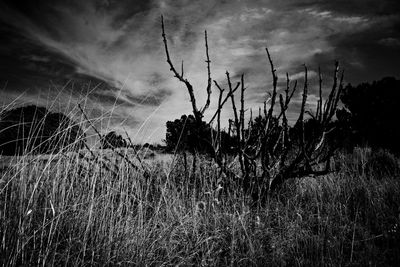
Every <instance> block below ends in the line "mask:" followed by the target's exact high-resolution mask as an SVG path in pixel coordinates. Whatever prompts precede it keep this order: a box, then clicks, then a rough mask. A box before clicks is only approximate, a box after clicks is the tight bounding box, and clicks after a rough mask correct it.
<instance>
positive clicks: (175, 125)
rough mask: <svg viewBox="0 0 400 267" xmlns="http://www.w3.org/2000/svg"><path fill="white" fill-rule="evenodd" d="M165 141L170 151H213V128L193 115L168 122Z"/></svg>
mask: <svg viewBox="0 0 400 267" xmlns="http://www.w3.org/2000/svg"><path fill="white" fill-rule="evenodd" d="M165 143H166V146H167V150H169V151H175V149H176V150H177V151H190V152H194V151H196V152H200V153H203V152H211V150H212V146H211V144H212V140H211V128H210V126H209V125H207V124H206V123H205V122H203V121H201V122H200V123H199V122H198V121H196V119H195V117H194V116H193V115H189V116H186V115H182V116H181V118H180V119H176V120H175V121H168V122H167V134H166V139H165Z"/></svg>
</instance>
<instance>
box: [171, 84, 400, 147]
mask: <svg viewBox="0 0 400 267" xmlns="http://www.w3.org/2000/svg"><path fill="white" fill-rule="evenodd" d="M340 99H341V101H342V103H343V107H342V108H340V109H338V110H337V112H336V117H337V120H334V121H332V122H331V126H332V131H331V132H330V133H329V135H328V136H327V138H328V139H329V144H330V145H332V146H336V147H342V148H345V149H348V150H351V149H353V148H354V147H355V146H369V147H372V148H384V149H388V150H391V151H392V152H394V153H399V152H400V127H399V126H398V125H397V124H398V123H399V121H400V119H399V117H398V116H399V115H398V114H399V113H398V112H397V108H398V101H399V99H400V80H397V79H395V78H393V77H387V78H383V79H381V80H379V81H374V82H372V83H362V84H359V85H357V86H353V85H351V84H348V85H347V86H346V87H345V88H344V90H343V91H342V94H341V98H340ZM264 119H265V118H264V117H263V116H257V117H256V118H254V119H253V122H252V125H249V127H248V128H247V129H246V131H250V132H251V134H250V138H249V140H248V142H249V143H252V142H254V143H256V142H257V137H258V135H259V133H260V131H261V130H262V129H261V127H262V125H264V124H263V120H264ZM276 120H277V118H275V119H274V120H273V122H272V123H277V121H276ZM166 127H167V132H166V139H165V140H164V142H165V144H166V147H167V149H168V150H169V151H175V150H178V151H182V150H186V151H190V152H192V151H197V152H199V153H212V151H213V147H212V142H213V140H212V136H215V135H216V132H215V130H214V129H213V128H212V127H211V126H210V125H208V124H207V123H205V122H202V123H201V124H198V123H196V120H195V117H194V116H193V115H189V116H187V115H182V116H181V118H180V119H176V120H174V121H168V122H167V123H166ZM316 127H318V123H316V122H315V119H314V118H313V117H312V116H311V117H310V118H309V119H307V120H306V122H305V124H304V130H305V136H306V137H307V138H310V139H312V138H313V132H318V131H317V130H318V129H316ZM276 129H277V132H276V134H279V130H280V129H279V127H277V128H276ZM297 131H298V129H297V126H296V125H294V126H292V127H291V130H290V135H291V136H296V134H298V133H297ZM234 132H235V129H234V125H232V129H230V130H229V131H228V130H226V131H222V138H221V139H222V142H221V143H222V150H224V151H225V152H229V151H230V150H232V148H234V147H235V146H237V142H236V139H235V138H234V137H233V136H232V135H234V134H233V133H234ZM231 133H232V134H231ZM246 135H247V133H246ZM272 139H273V138H271V140H272ZM250 147H251V146H250Z"/></svg>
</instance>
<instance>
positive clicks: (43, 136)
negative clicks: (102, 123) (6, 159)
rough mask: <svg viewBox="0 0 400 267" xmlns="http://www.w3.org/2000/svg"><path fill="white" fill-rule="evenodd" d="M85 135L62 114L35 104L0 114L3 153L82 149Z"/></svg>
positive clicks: (0, 148)
mask: <svg viewBox="0 0 400 267" xmlns="http://www.w3.org/2000/svg"><path fill="white" fill-rule="evenodd" d="M84 142H85V134H84V132H83V131H82V129H81V128H80V126H79V125H78V124H77V123H75V122H74V121H73V120H71V119H70V118H69V117H68V116H66V115H64V114H62V113H52V112H50V111H49V110H47V109H46V108H45V107H37V106H35V105H30V106H24V107H19V108H16V109H11V110H6V111H4V112H3V113H2V114H1V115H0V154H2V155H21V154H25V153H53V152H57V151H60V150H61V149H63V148H65V147H69V146H73V147H76V148H82V147H83V146H84Z"/></svg>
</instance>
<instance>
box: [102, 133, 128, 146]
mask: <svg viewBox="0 0 400 267" xmlns="http://www.w3.org/2000/svg"><path fill="white" fill-rule="evenodd" d="M100 143H101V148H102V149H107V148H120V147H126V146H127V142H126V140H125V139H124V138H123V137H122V136H121V135H119V134H117V133H116V132H115V131H112V132H109V133H108V134H106V135H104V136H103V138H102V139H101V140H100Z"/></svg>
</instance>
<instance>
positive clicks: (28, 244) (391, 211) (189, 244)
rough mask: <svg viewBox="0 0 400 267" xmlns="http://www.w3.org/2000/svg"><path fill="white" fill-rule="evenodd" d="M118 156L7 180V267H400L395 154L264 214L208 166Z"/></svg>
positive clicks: (52, 158)
mask: <svg viewBox="0 0 400 267" xmlns="http://www.w3.org/2000/svg"><path fill="white" fill-rule="evenodd" d="M121 153H125V155H126V156H128V157H131V158H132V159H131V160H132V161H135V157H136V155H131V154H129V153H128V151H127V150H121V151H119V154H121ZM119 154H116V153H114V152H113V151H111V152H110V151H103V150H98V151H90V150H88V149H86V150H79V151H76V150H75V149H73V148H72V147H70V148H66V149H65V150H63V151H60V152H58V153H56V154H53V155H49V156H48V157H47V158H46V159H45V160H44V159H43V158H42V157H40V156H33V155H26V156H19V157H16V158H14V160H13V161H12V162H13V163H12V165H10V166H9V167H8V168H6V169H4V170H2V171H1V183H0V207H1V208H0V210H1V215H0V216H1V217H0V219H1V220H0V238H1V245H0V255H2V257H1V259H0V261H1V265H11V266H19V265H117V264H122V265H139V266H145V265H152V266H158V265H203V266H226V265H239V266H249V265H250V266H251V265H253V266H265V265H268V266H271V265H272V266H274V265H279V266H285V265H286V266H322V265H329V266H337V265H395V264H396V263H397V262H398V261H399V260H400V258H399V257H400V256H399V255H400V253H399V252H400V249H399V245H398V244H400V233H399V231H400V229H399V225H400V217H399V216H400V210H399V207H400V195H399V192H400V180H399V179H398V177H396V176H397V173H396V172H385V173H383V172H379V171H377V170H378V169H379V166H381V164H382V163H381V161H382V158H383V160H384V161H385V162H388V166H397V167H396V168H397V169H398V166H399V165H398V161H397V160H396V158H394V157H393V156H391V155H390V154H388V153H387V152H384V155H383V156H382V155H380V154H379V153H378V154H375V152H373V151H369V150H365V149H359V150H356V151H355V152H354V153H353V154H352V155H346V154H338V155H337V157H336V158H335V164H334V165H335V166H336V171H335V172H334V173H331V174H328V175H325V176H321V177H307V178H304V179H298V180H289V181H288V182H287V183H286V184H285V187H284V188H283V189H282V190H281V191H279V192H275V193H273V194H272V195H271V196H270V197H269V198H268V199H267V201H266V203H263V205H259V206H256V207H255V206H254V205H251V201H250V200H249V199H248V197H247V196H246V195H244V194H243V193H242V191H241V190H240V189H239V188H237V187H236V185H235V183H231V184H223V185H222V184H221V183H220V182H221V180H220V177H219V173H220V172H219V170H218V168H217V166H216V165H215V164H214V163H213V162H212V161H211V160H210V159H208V158H206V157H202V156H198V159H197V162H198V164H197V165H196V166H197V168H196V169H195V170H193V169H191V168H190V166H192V165H191V159H190V158H189V159H188V164H187V167H186V168H185V166H184V164H183V161H182V160H181V159H180V157H179V155H176V156H175V158H173V159H172V160H171V162H169V163H168V164H163V163H160V162H156V161H154V162H149V161H147V163H146V164H148V165H147V166H146V168H145V170H146V171H145V170H144V169H142V168H139V169H135V168H133V167H132V165H131V164H129V163H128V162H127V161H126V160H123V159H122V158H121V156H120V155H119ZM171 157H173V155H171ZM377 159H379V160H377ZM385 164H386V163H385ZM396 164H397V165H396ZM385 166H386V165H385ZM369 170H374V171H369Z"/></svg>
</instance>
